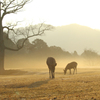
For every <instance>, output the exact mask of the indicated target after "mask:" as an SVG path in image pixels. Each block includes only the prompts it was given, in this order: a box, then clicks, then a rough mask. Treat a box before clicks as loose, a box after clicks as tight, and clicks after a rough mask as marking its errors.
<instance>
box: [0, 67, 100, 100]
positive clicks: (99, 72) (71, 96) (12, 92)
mask: <svg viewBox="0 0 100 100" xmlns="http://www.w3.org/2000/svg"><path fill="white" fill-rule="evenodd" d="M62 70H63V69H61V68H58V69H56V73H55V79H49V75H48V69H43V68H42V69H30V71H29V72H24V71H15V72H14V73H12V74H8V75H0V100H100V69H99V68H79V69H78V73H77V74H75V75H69V74H67V75H63V71H62ZM12 72H13V71H12ZM22 72H23V73H22Z"/></svg>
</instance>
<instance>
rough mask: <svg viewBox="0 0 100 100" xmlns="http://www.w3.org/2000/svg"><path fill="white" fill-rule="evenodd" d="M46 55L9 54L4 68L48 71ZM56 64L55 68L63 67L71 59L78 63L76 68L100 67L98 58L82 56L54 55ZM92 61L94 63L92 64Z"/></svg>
mask: <svg viewBox="0 0 100 100" xmlns="http://www.w3.org/2000/svg"><path fill="white" fill-rule="evenodd" d="M46 59H47V58H46V57H41V58H36V59H35V58H34V57H22V56H11V57H8V56H7V57H5V69H10V70H16V69H19V70H24V71H36V72H39V71H41V70H42V69H43V70H44V72H45V71H46V72H48V67H47V65H46ZM55 59H56V62H57V66H56V69H59V68H60V69H61V71H63V69H64V68H65V66H66V65H67V64H68V63H69V62H72V61H76V62H77V63H78V66H77V67H78V68H100V59H98V60H97V59H94V60H93V61H92V60H86V59H83V58H70V57H69V58H57V57H55ZM92 63H94V64H92Z"/></svg>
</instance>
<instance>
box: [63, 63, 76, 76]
mask: <svg viewBox="0 0 100 100" xmlns="http://www.w3.org/2000/svg"><path fill="white" fill-rule="evenodd" d="M68 69H69V70H70V74H71V69H74V71H73V74H74V72H75V70H76V73H77V62H71V63H68V64H67V66H66V67H65V69H64V74H66V72H67V70H68Z"/></svg>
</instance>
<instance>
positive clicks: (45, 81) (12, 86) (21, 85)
mask: <svg viewBox="0 0 100 100" xmlns="http://www.w3.org/2000/svg"><path fill="white" fill-rule="evenodd" d="M49 80H50V79H47V80H44V81H37V82H34V83H31V84H24V83H23V84H10V85H4V86H3V87H5V88H35V87H40V86H41V85H43V84H47V83H48V81H49Z"/></svg>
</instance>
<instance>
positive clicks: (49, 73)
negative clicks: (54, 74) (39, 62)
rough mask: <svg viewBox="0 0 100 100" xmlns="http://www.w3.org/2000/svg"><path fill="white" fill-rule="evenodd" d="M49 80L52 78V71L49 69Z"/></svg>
mask: <svg viewBox="0 0 100 100" xmlns="http://www.w3.org/2000/svg"><path fill="white" fill-rule="evenodd" d="M49 78H51V70H50V69H49Z"/></svg>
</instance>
